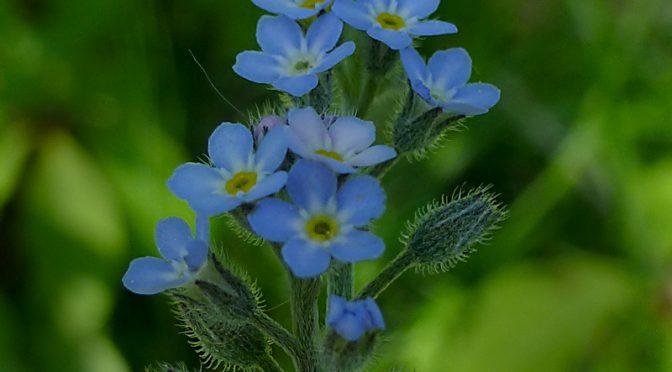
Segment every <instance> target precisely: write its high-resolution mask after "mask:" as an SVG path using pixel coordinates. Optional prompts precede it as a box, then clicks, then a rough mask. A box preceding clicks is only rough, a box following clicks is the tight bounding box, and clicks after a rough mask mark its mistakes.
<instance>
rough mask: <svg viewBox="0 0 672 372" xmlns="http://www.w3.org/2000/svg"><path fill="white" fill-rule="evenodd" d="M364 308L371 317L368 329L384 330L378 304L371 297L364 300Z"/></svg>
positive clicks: (383, 321) (383, 322)
mask: <svg viewBox="0 0 672 372" xmlns="http://www.w3.org/2000/svg"><path fill="white" fill-rule="evenodd" d="M364 308H365V309H366V311H367V312H368V313H369V316H370V317H371V324H369V325H368V326H369V329H385V320H384V319H383V313H382V312H381V311H380V308H379V307H378V304H376V301H374V300H373V298H371V297H367V298H366V299H365V300H364Z"/></svg>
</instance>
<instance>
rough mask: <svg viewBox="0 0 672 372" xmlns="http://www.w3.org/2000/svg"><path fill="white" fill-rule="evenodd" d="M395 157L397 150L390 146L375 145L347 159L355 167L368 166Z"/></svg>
mask: <svg viewBox="0 0 672 372" xmlns="http://www.w3.org/2000/svg"><path fill="white" fill-rule="evenodd" d="M396 157H397V151H396V150H394V149H393V148H392V147H390V146H386V145H377V146H373V147H369V148H368V149H366V150H364V151H362V152H360V153H359V154H357V155H355V156H353V157H352V158H350V159H349V160H348V164H350V165H352V166H355V167H370V166H372V165H376V164H380V163H384V162H386V161H388V160H390V159H394V158H396Z"/></svg>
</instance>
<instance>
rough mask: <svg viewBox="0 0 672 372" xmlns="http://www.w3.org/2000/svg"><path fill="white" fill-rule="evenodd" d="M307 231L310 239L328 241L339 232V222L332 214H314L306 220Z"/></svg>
mask: <svg viewBox="0 0 672 372" xmlns="http://www.w3.org/2000/svg"><path fill="white" fill-rule="evenodd" d="M306 232H307V233H308V237H309V238H310V239H312V240H319V241H322V242H326V241H328V240H331V239H332V238H333V237H334V236H336V234H338V222H337V221H336V220H335V219H334V218H333V217H330V216H324V215H319V216H314V217H313V218H311V219H310V220H308V222H306Z"/></svg>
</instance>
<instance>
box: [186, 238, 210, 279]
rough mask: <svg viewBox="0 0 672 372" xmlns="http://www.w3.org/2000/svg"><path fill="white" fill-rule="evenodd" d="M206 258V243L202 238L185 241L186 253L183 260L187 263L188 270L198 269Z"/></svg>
mask: <svg viewBox="0 0 672 372" xmlns="http://www.w3.org/2000/svg"><path fill="white" fill-rule="evenodd" d="M207 260H208V244H207V243H206V242H204V241H202V240H192V241H190V242H189V243H187V255H186V256H185V257H184V262H186V263H187V266H188V267H189V270H191V271H198V270H200V269H201V267H203V265H204V264H205V261H207Z"/></svg>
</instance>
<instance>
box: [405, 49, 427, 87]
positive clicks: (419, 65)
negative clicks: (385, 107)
mask: <svg viewBox="0 0 672 372" xmlns="http://www.w3.org/2000/svg"><path fill="white" fill-rule="evenodd" d="M400 55H401V63H402V64H403V65H404V71H406V76H408V79H409V80H411V81H420V82H422V81H426V80H427V65H426V64H425V61H424V60H423V59H422V56H420V53H418V51H417V50H415V49H413V48H405V49H402V50H401V51H400Z"/></svg>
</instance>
